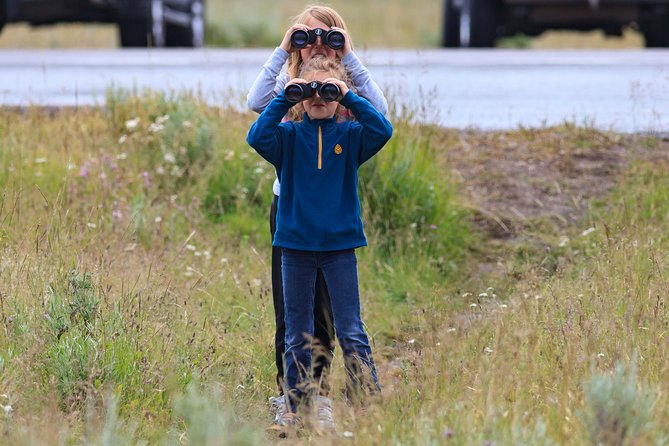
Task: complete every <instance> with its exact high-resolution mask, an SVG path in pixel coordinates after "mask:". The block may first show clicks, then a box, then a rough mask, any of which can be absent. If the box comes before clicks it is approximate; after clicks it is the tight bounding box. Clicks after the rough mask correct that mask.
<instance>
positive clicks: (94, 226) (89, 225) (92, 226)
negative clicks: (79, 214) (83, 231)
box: [86, 222, 98, 229]
mask: <svg viewBox="0 0 669 446" xmlns="http://www.w3.org/2000/svg"><path fill="white" fill-rule="evenodd" d="M86 226H88V227H89V228H91V229H95V228H97V227H98V225H96V224H95V223H90V222H89V223H86Z"/></svg>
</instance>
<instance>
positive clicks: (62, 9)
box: [0, 0, 204, 47]
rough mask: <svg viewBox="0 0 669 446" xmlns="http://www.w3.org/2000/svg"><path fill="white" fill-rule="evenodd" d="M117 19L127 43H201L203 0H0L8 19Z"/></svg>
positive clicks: (0, 15)
mask: <svg viewBox="0 0 669 446" xmlns="http://www.w3.org/2000/svg"><path fill="white" fill-rule="evenodd" d="M14 22H27V23H29V24H31V25H33V26H40V25H51V24H54V23H61V22H100V23H116V24H117V25H118V27H119V31H120V33H119V35H120V41H121V45H122V46H124V47H143V46H153V47H162V46H170V47H200V46H202V45H203V43H204V0H0V30H1V29H2V27H3V26H4V25H5V24H6V23H14Z"/></svg>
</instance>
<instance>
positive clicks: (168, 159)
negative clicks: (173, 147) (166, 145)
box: [163, 152, 177, 164]
mask: <svg viewBox="0 0 669 446" xmlns="http://www.w3.org/2000/svg"><path fill="white" fill-rule="evenodd" d="M163 159H164V160H165V162H166V163H170V164H174V163H176V162H177V159H176V157H175V156H174V154H173V153H172V152H166V153H165V155H163Z"/></svg>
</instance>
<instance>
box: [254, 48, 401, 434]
mask: <svg viewBox="0 0 669 446" xmlns="http://www.w3.org/2000/svg"><path fill="white" fill-rule="evenodd" d="M345 78H346V71H345V68H344V67H343V66H342V65H341V64H340V63H337V62H334V61H332V60H331V59H328V58H326V57H315V58H311V59H310V60H308V61H306V62H305V63H304V65H303V66H302V69H301V70H300V74H299V77H298V78H296V79H293V80H292V81H290V82H288V83H287V84H286V86H287V87H288V86H290V85H294V84H305V83H309V82H312V81H318V82H320V83H331V84H335V85H336V86H337V87H338V88H339V90H340V93H341V94H340V96H339V103H338V102H325V101H323V99H322V98H321V97H320V94H319V93H316V94H314V95H313V96H312V97H309V98H307V99H305V100H303V101H302V103H301V104H300V106H301V107H303V109H304V110H305V113H304V115H303V120H302V121H297V122H290V121H289V122H283V123H282V122H281V121H282V118H283V117H284V116H285V114H286V113H287V112H288V111H289V110H290V108H291V107H292V106H293V105H294V104H293V103H291V102H289V101H288V100H287V99H286V98H285V97H284V94H283V93H280V94H279V95H278V96H277V97H276V98H275V99H273V100H272V102H271V103H270V104H269V106H268V107H267V108H266V109H265V111H264V112H263V113H262V114H261V115H260V117H259V118H258V120H257V121H256V122H255V123H254V124H253V126H252V127H251V129H250V130H249V134H248V136H247V142H248V143H249V145H251V146H252V147H253V148H254V149H255V150H256V151H257V152H258V153H259V154H260V155H261V156H262V157H263V158H265V159H266V160H267V161H269V162H270V163H271V164H273V165H274V167H275V168H276V173H277V176H278V178H279V180H280V181H281V195H279V203H278V216H277V229H276V234H275V236H274V243H273V245H274V246H276V247H279V248H281V249H282V272H283V286H284V293H283V294H284V307H285V308H284V311H285V322H286V353H285V372H284V373H285V385H286V387H287V389H288V390H289V397H290V398H289V400H290V401H289V403H290V404H289V409H290V411H291V413H290V414H289V415H294V413H295V411H296V409H297V407H298V405H299V404H302V403H305V404H309V401H310V399H311V397H312V396H313V395H312V393H313V392H314V391H313V389H310V386H309V380H308V379H307V376H306V375H307V374H308V373H309V371H310V370H311V349H310V348H309V343H310V339H311V337H312V336H313V332H314V312H313V308H314V287H315V282H316V276H317V273H318V272H319V271H320V272H321V273H322V275H323V277H324V279H325V282H326V284H327V288H328V290H329V293H330V300H331V305H332V313H333V316H334V325H335V329H336V333H337V339H338V340H339V344H340V345H341V348H342V351H343V353H344V364H345V367H346V371H347V374H348V378H349V383H348V390H349V395H351V396H356V395H353V393H356V394H357V393H358V392H363V393H365V392H372V393H373V392H377V391H378V390H379V384H378V380H377V376H376V367H375V365H374V360H373V358H372V351H371V347H370V345H369V341H368V338H367V334H366V333H365V329H364V326H363V323H362V320H361V319H360V295H359V291H358V276H357V260H356V256H355V251H354V249H355V248H358V247H360V246H366V245H367V240H366V238H365V233H364V230H363V225H362V220H361V216H360V200H359V197H358V173H357V172H358V167H359V166H360V165H361V164H362V163H364V162H365V161H367V160H368V159H370V158H371V157H372V156H374V155H375V154H376V153H377V152H378V151H379V150H381V148H382V147H383V146H384V145H385V143H386V142H387V141H388V140H389V139H390V137H391V136H392V126H391V124H390V122H388V120H387V119H386V118H385V117H384V116H383V115H382V114H381V113H379V112H378V111H376V110H375V109H374V107H372V106H371V104H370V103H369V102H368V101H366V100H365V99H363V98H361V97H359V96H358V95H356V94H355V93H354V92H353V91H350V90H349V88H348V86H347V85H346V83H345V82H343V81H342V80H341V79H345ZM342 105H343V106H344V107H346V108H347V109H348V110H350V111H351V112H352V113H353V115H354V116H355V118H356V119H357V121H345V122H340V123H339V122H337V112H341V106H342ZM287 421H288V422H289V423H291V422H294V421H295V418H294V416H288V417H287Z"/></svg>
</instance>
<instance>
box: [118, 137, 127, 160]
mask: <svg viewBox="0 0 669 446" xmlns="http://www.w3.org/2000/svg"><path fill="white" fill-rule="evenodd" d="M127 140H128V135H121V136H120V137H119V139H118V143H119V144H123V143H124V142H126V141H127ZM117 158H118V157H117ZM119 159H120V158H119Z"/></svg>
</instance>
